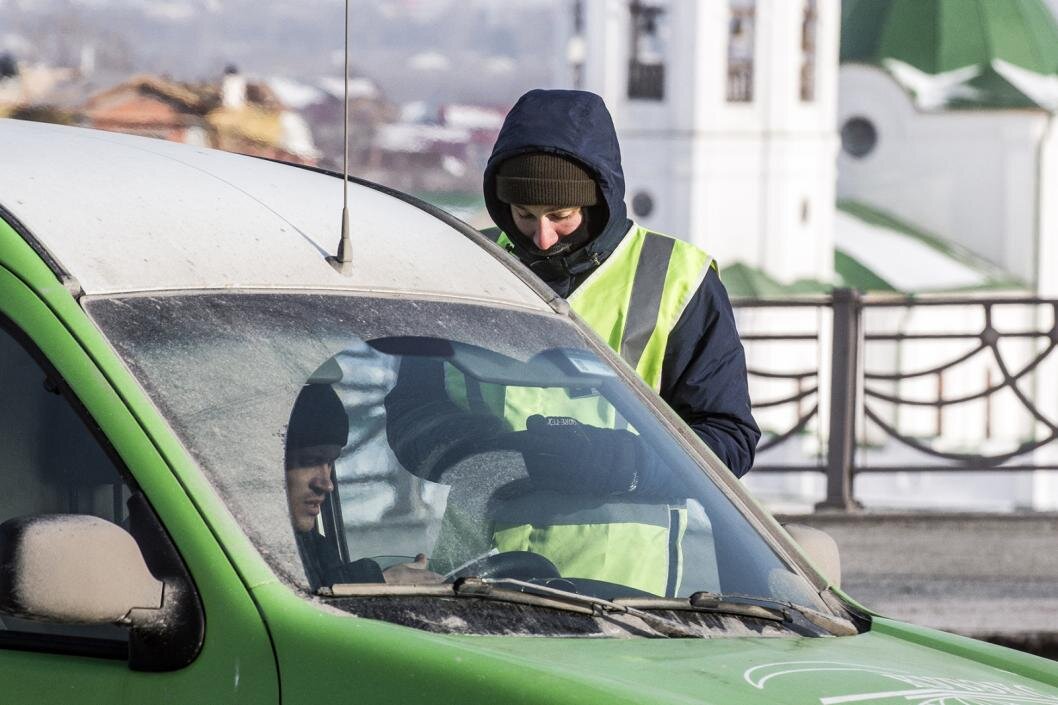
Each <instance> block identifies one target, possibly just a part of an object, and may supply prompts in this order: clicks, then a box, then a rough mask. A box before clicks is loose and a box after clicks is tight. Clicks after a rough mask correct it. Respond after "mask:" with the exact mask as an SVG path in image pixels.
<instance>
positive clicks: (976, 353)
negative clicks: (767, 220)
mask: <svg viewBox="0 0 1058 705" xmlns="http://www.w3.org/2000/svg"><path fill="white" fill-rule="evenodd" d="M734 303H735V308H736V311H737V315H738V317H739V325H740V328H741V329H742V338H743V341H744V343H745V345H746V350H747V361H748V364H749V375H750V382H751V386H752V387H754V389H755V396H754V399H755V403H754V411H755V413H756V414H757V415H758V418H763V417H765V416H766V415H768V414H769V413H772V414H774V413H775V412H776V411H777V410H780V409H781V410H783V411H782V413H781V414H780V416H781V417H782V418H784V419H786V423H785V426H784V427H782V428H775V427H774V426H772V427H771V428H769V427H768V425H767V424H762V426H764V427H765V428H766V431H767V432H766V434H765V436H764V437H763V438H762V440H761V443H760V445H759V446H758V465H757V466H756V467H755V468H754V472H756V473H761V472H797V471H806V470H807V471H818V472H822V473H825V475H826V497H825V499H824V501H823V502H822V503H821V504H820V505H819V506H820V507H821V508H829V509H842V510H847V509H851V508H854V507H856V506H857V503H856V501H855V498H854V496H853V485H854V481H855V479H856V476H857V475H860V474H863V473H878V472H894V471H922V472H937V471H964V472H967V471H969V472H974V471H995V470H999V471H1025V470H1056V469H1058V353H1056V352H1055V349H1056V348H1058V300H1051V299H1040V298H1030V297H1019V298H1012V297H1005V298H1001V297H995V298H981V297H977V296H966V297H947V298H912V297H891V296H884V297H870V296H867V297H865V296H862V295H860V294H858V293H857V292H855V291H853V290H850V289H837V290H835V291H834V292H833V293H832V294H831V295H830V296H823V297H815V298H806V299H799V300H786V301H777V300H745V299H743V300H736V301H735V302H734ZM790 320H794V321H796V322H799V323H800V324H801V325H800V326H799V327H798V326H794V330H790V329H789V326H788V321H790ZM805 324H807V325H805ZM805 345H808V346H813V347H814V349H815V352H816V356H815V364H806V362H805V360H806V359H809V358H811V357H812V356H811V355H805V354H803V352H802V353H801V354H798V352H797V348H798V346H805ZM761 389H765V390H774V389H779V390H782V391H780V392H779V393H771V394H768V393H765V394H761V393H760V390H761ZM1000 427H1002V428H1000ZM812 434H814V436H813V439H814V441H815V443H814V444H808V445H813V449H812V450H810V451H809V452H801V453H793V454H790V453H787V454H786V455H782V454H779V453H777V452H776V451H777V450H778V449H780V448H782V447H783V446H789V445H790V444H797V443H798V442H799V441H800V442H801V445H806V444H805V440H806V437H808V436H811V435H812ZM777 457H778V460H776V459H775V458H777Z"/></svg>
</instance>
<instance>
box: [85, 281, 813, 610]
mask: <svg viewBox="0 0 1058 705" xmlns="http://www.w3.org/2000/svg"><path fill="white" fill-rule="evenodd" d="M86 308H87V309H88V311H89V312H90V314H91V315H92V316H93V318H94V319H95V320H96V321H97V323H98V324H99V325H100V327H101V328H102V329H103V330H104V332H106V333H107V335H108V337H109V338H110V339H111V341H112V343H113V344H114V346H115V348H116V349H117V350H118V351H119V353H120V354H121V355H122V356H123V357H124V358H125V359H126V361H127V362H128V364H129V367H130V368H131V369H132V370H133V372H134V373H135V374H136V375H137V376H138V377H139V378H140V380H141V382H142V383H143V384H144V386H145V388H146V389H147V390H148V391H149V392H150V393H151V395H152V397H153V398H154V399H155V401H156V403H157V404H158V406H159V408H160V409H161V410H162V412H163V413H164V414H165V415H166V416H167V418H168V419H169V421H170V423H171V424H172V426H173V428H174V429H175V430H176V431H177V433H178V434H179V436H180V437H181V440H182V441H183V442H184V443H185V445H186V446H187V448H188V450H189V451H190V452H191V453H192V455H193V456H194V457H195V459H196V460H197V461H198V462H199V463H200V465H201V466H202V468H203V470H204V472H205V473H206V474H207V476H208V477H209V478H210V480H211V482H212V483H213V484H214V486H215V487H216V488H217V490H218V491H219V492H220V493H221V495H222V496H223V497H224V499H225V501H226V502H227V503H228V505H229V506H230V507H231V508H232V511H233V513H234V514H235V516H236V517H237V518H238V519H239V521H240V522H241V523H242V525H243V527H244V529H245V530H246V532H247V535H248V536H249V537H250V538H251V539H252V540H253V541H254V542H255V543H256V544H257V545H258V547H259V548H260V549H261V552H262V554H263V555H264V556H265V557H266V558H267V559H268V560H269V561H270V562H272V564H273V565H274V566H275V568H276V569H277V570H278V571H279V572H280V573H282V574H284V575H287V576H290V577H291V579H292V580H294V581H295V582H297V583H300V584H301V585H303V586H304V587H306V588H307V589H309V590H315V589H316V588H319V587H321V586H328V585H332V584H336V583H378V584H392V583H416V584H423V583H429V582H431V581H452V580H454V579H456V578H458V577H460V576H470V575H474V576H478V577H482V578H494V579H504V578H506V579H510V580H521V581H528V582H533V583H536V584H541V585H551V586H553V587H557V588H559V589H562V590H567V591H573V592H579V593H581V594H585V595H594V596H597V597H601V598H606V599H613V598H617V597H635V596H650V595H653V596H668V597H687V596H689V595H691V594H692V593H696V592H712V593H724V594H744V595H756V596H761V597H765V598H768V599H772V600H776V601H780V602H787V601H792V602H796V603H799V604H803V605H807V606H812V607H815V608H817V609H824V610H825V607H823V605H822V603H821V602H820V601H819V599H818V597H817V596H815V595H814V594H813V593H812V591H811V588H810V586H808V585H807V583H806V582H805V581H804V580H803V579H801V578H799V577H798V576H797V575H796V574H794V573H792V572H791V571H790V570H789V569H788V568H787V567H786V566H785V565H784V564H783V563H782V561H780V560H779V558H778V557H777V556H776V555H775V554H774V553H773V552H772V551H771V550H770V549H769V548H768V546H767V544H766V543H765V542H764V540H763V539H762V538H761V536H760V535H759V534H758V533H757V531H756V530H755V529H754V528H753V527H752V526H751V525H750V524H749V523H748V522H747V521H746V519H745V518H744V517H743V516H742V515H741V514H740V513H739V511H738V510H736V509H735V507H734V506H733V505H732V503H731V501H730V500H729V499H728V498H727V497H726V495H725V494H723V493H722V492H721V491H720V490H719V489H718V488H717V486H716V485H715V484H714V483H713V482H712V481H711V480H710V479H709V478H708V476H707V475H706V474H705V473H703V472H702V468H701V467H700V466H699V465H698V461H696V460H695V459H694V458H693V457H692V456H690V455H688V454H687V453H686V452H685V451H684V450H683V447H682V446H681V445H679V444H678V443H676V442H674V440H673V437H672V433H671V431H670V430H669V429H667V428H666V427H665V426H664V425H663V424H662V423H660V422H659V420H658V417H657V415H656V413H655V412H654V411H653V410H652V409H651V408H649V407H648V406H646V405H644V404H643V403H642V402H641V401H640V400H639V398H638V397H637V396H636V395H635V394H634V393H633V392H632V391H631V390H630V389H628V388H627V387H626V386H625V383H624V382H623V381H622V380H621V379H620V378H619V377H617V376H615V375H614V373H613V371H612V370H611V369H610V368H609V366H608V364H607V363H606V362H605V361H603V360H602V359H600V358H598V357H597V356H596V355H595V354H594V353H593V352H592V351H591V349H590V348H589V347H588V346H586V344H585V342H584V340H583V339H582V338H581V334H580V333H579V332H578V331H577V330H576V329H575V328H574V327H573V326H572V325H571V324H569V322H568V321H566V320H564V319H562V318H560V317H558V316H545V315H535V314H528V313H524V312H519V311H514V310H509V309H493V308H487V307H481V306H473V305H468V304H456V303H450V302H430V301H407V300H393V299H372V298H368V297H362V296H337V295H328V296H323V295H306V294H301V295H282V296H280V295H266V294H256V295H246V294H231V293H228V294H208V295H207V294H200V295H194V296H157V297H153V296H141V297H130V298H125V299H100V300H94V301H93V300H90V301H88V302H87V304H86ZM247 361H251V362H252V364H247ZM281 468H282V470H281ZM281 473H282V474H281ZM281 478H282V479H281Z"/></svg>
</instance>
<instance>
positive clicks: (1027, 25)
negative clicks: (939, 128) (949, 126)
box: [841, 0, 1058, 108]
mask: <svg viewBox="0 0 1058 705" xmlns="http://www.w3.org/2000/svg"><path fill="white" fill-rule="evenodd" d="M841 20H842V21H841V61H842V63H846V62H855V63H868V64H876V65H879V66H886V63H887V60H896V61H899V62H902V63H904V64H907V65H909V66H911V67H913V68H914V69H917V70H918V71H921V72H923V73H924V74H928V75H937V74H942V73H945V72H948V71H954V70H956V69H961V68H965V67H967V66H976V67H978V68H979V72H978V74H977V75H976V76H975V77H974V78H972V79H971V80H968V81H966V83H965V86H966V90H964V91H962V92H961V93H960V94H959V96H958V97H957V98H956V99H955V100H953V101H952V104H951V105H950V107H1037V106H1040V105H1041V104H1042V103H1044V102H1049V101H1041V100H1040V99H1039V97H1038V96H1036V95H1033V90H1032V86H1033V84H1032V83H1029V84H1028V86H1027V87H1028V90H1027V91H1026V84H1025V83H1024V82H1022V83H1021V84H1020V85H1015V84H1016V83H1018V81H1016V80H1015V81H1012V80H1011V77H1010V75H1009V74H1010V73H1011V72H1010V71H1007V72H1005V73H1004V71H1003V69H1004V66H1005V65H1011V64H1012V65H1013V66H1014V67H1015V68H1014V72H1013V73H1014V74H1015V78H1016V77H1017V76H1020V75H1024V72H1023V71H1022V72H1018V69H1019V68H1020V69H1025V70H1027V71H1029V72H1031V74H1036V75H1037V76H1039V77H1041V78H1042V77H1049V76H1056V75H1058V23H1056V22H1055V18H1054V16H1053V15H1052V14H1051V11H1050V10H1049V9H1048V8H1047V6H1046V5H1045V4H1044V2H1043V0H845V2H844V4H843V6H842V18H841ZM997 68H998V69H999V71H998V72H997ZM1031 74H1029V77H1030V79H1031ZM1037 83H1038V82H1037ZM1043 107H1048V108H1052V107H1053V106H1051V105H1043Z"/></svg>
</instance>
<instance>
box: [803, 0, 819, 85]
mask: <svg viewBox="0 0 1058 705" xmlns="http://www.w3.org/2000/svg"><path fill="white" fill-rule="evenodd" d="M818 24H819V13H818V8H817V7H816V0H805V4H804V13H803V15H802V18H801V100H802V101H804V102H806V103H810V102H812V101H814V100H815V99H816V36H817V33H818V32H817V28H818Z"/></svg>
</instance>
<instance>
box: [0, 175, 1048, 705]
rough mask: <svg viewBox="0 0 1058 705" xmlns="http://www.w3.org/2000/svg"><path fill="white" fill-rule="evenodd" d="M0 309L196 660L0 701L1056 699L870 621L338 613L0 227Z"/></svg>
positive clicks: (107, 666)
mask: <svg viewBox="0 0 1058 705" xmlns="http://www.w3.org/2000/svg"><path fill="white" fill-rule="evenodd" d="M2 201H3V194H2V193H0V204H2ZM0 315H2V316H3V317H4V318H6V319H8V320H9V321H11V323H12V324H13V325H14V326H15V327H16V328H17V329H18V330H19V331H21V332H22V333H24V334H25V335H26V336H27V337H28V338H29V339H30V340H31V341H32V343H33V344H34V345H35V346H36V347H37V348H38V349H39V350H40V351H41V353H42V354H43V355H44V356H45V357H46V358H47V360H48V361H49V362H50V363H51V365H53V366H54V367H55V368H56V370H57V371H58V372H59V374H61V376H62V377H63V379H64V380H65V381H66V382H67V383H68V385H69V387H70V389H71V391H72V393H73V395H74V396H75V397H76V398H77V399H78V400H79V401H80V403H81V404H83V406H84V408H85V410H86V411H87V413H88V414H89V415H90V417H91V419H92V420H93V421H94V422H95V423H97V424H98V426H99V428H100V430H101V431H102V433H103V434H104V435H105V437H106V439H107V440H108V442H109V443H110V445H111V446H112V447H113V449H114V451H115V452H116V454H117V455H118V456H119V457H120V459H121V462H122V463H123V464H124V466H125V467H126V468H127V470H128V472H129V473H130V474H131V475H132V476H133V477H134V478H135V481H136V483H137V484H138V486H139V487H140V488H141V489H142V490H143V492H144V494H145V495H146V497H147V499H148V501H149V503H150V505H151V507H152V508H153V509H154V511H155V513H156V514H157V517H158V519H159V520H160V522H161V524H162V525H163V526H164V527H165V530H166V532H167V533H168V535H169V537H170V538H171V540H172V542H173V544H174V545H175V547H176V549H177V550H178V552H179V554H180V556H181V558H182V559H183V561H184V563H185V565H186V567H187V570H188V572H189V573H190V575H191V578H192V580H193V583H194V586H195V589H196V590H197V593H198V599H199V601H200V604H201V606H202V609H203V611H204V614H205V640H204V642H203V644H202V647H201V650H200V651H199V653H198V654H197V656H196V657H195V659H194V660H193V661H192V662H191V663H190V665H187V666H185V667H183V668H180V669H177V670H173V671H169V672H162V673H151V672H137V671H133V670H131V669H130V668H129V666H128V664H127V663H125V662H124V661H121V660H116V659H105V658H93V657H87V656H74V655H68V654H56V653H47V652H46V650H44V651H42V650H37V651H29V650H19V649H0V700H2V701H4V702H12V703H14V702H17V703H27V704H30V705H35V704H37V703H74V702H77V703H97V702H98V703H108V704H115V703H147V702H152V703H154V702H158V703H161V702H172V703H210V704H215V705H225V704H227V703H247V704H248V703H255V704H261V703H283V705H309V704H313V705H318V704H319V703H326V702H356V703H364V704H365V705H366V704H370V705H383V704H386V703H393V704H394V705H396V704H398V703H399V704H400V705H407V704H408V703H415V702H430V703H466V702H474V703H568V704H570V705H572V704H575V703H584V704H585V705H586V704H588V703H591V704H593V705H594V704H596V703H600V702H608V703H614V704H615V705H617V704H620V703H654V704H656V705H667V704H669V703H672V704H677V703H680V704H683V703H711V704H713V705H729V704H730V703H739V704H740V705H771V704H773V703H774V704H778V703H782V704H784V705H787V704H791V705H792V704H795V703H797V704H803V705H843V704H844V703H861V702H865V703H893V704H895V703H896V702H898V701H902V702H905V703H906V702H908V701H911V702H913V703H920V704H921V705H965V704H967V703H971V704H972V705H1015V704H1016V703H1032V704H1033V705H1058V666H1056V665H1055V664H1054V663H1053V662H1050V661H1047V660H1044V659H1041V658H1037V657H1034V656H1030V655H1026V654H1022V653H1018V652H1014V651H1010V650H1007V649H1003V648H1000V647H996V646H992V645H989V644H985V643H982V642H978V641H974V640H971V639H967V638H964V637H958V636H954V635H950V634H944V633H941V632H936V631H932V630H929V629H924V628H918V627H913V626H910V625H906V624H902V623H899V622H894V621H891V620H887V619H884V618H881V617H878V616H874V617H873V619H872V621H871V624H870V627H869V629H867V630H866V631H864V632H863V633H861V634H858V635H855V636H840V637H817V638H812V637H782V638H774V637H772V638H762V637H755V636H740V635H736V636H730V637H722V638H693V639H691V638H689V639H659V638H596V637H579V638H573V637H566V638H560V637H547V636H514V635H512V636H467V635H455V634H439V633H432V632H427V631H422V630H418V629H413V628H410V627H404V626H399V625H396V624H391V623H388V622H383V621H376V620H372V619H365V618H361V617H356V616H353V615H351V614H346V613H343V612H340V611H339V610H337V609H334V608H332V607H330V606H329V605H328V604H327V602H326V600H325V599H320V598H310V597H307V596H306V595H304V594H303V593H300V592H299V591H298V590H296V589H295V588H293V587H291V586H290V585H288V584H287V583H286V582H284V581H283V580H280V579H279V578H278V577H277V575H276V573H275V572H274V571H273V570H272V568H271V567H270V566H269V564H268V563H267V562H266V561H265V559H264V558H263V557H262V555H261V553H260V552H259V551H258V550H257V549H256V548H255V546H254V544H253V543H252V542H251V541H250V539H249V538H248V537H247V536H246V534H245V533H244V531H243V530H242V528H241V527H240V525H239V523H238V521H237V520H236V518H235V517H234V516H233V515H232V513H231V511H230V510H229V509H228V507H227V506H226V505H225V504H224V502H223V501H222V499H221V497H220V496H219V495H218V493H217V491H216V490H215V489H214V488H213V486H212V485H211V484H210V483H209V482H208V481H207V479H206V478H205V477H204V476H203V474H202V472H201V470H200V469H199V467H198V466H197V464H196V462H195V460H194V459H193V458H192V457H191V455H190V453H189V452H188V451H187V450H186V449H185V447H184V446H183V445H182V444H181V442H180V441H179V440H178V438H177V436H176V434H175V432H174V431H173V429H172V428H171V427H170V425H169V423H168V422H167V421H166V420H165V418H164V417H163V416H162V414H161V412H160V411H159V409H158V408H157V407H156V406H155V404H154V402H152V400H151V399H150V398H149V397H148V395H147V393H146V392H145V391H144V388H143V387H142V386H141V385H140V384H139V382H138V381H137V380H136V379H135V378H134V376H133V375H132V373H131V372H130V370H129V369H128V368H127V367H126V366H125V364H124V362H123V361H122V360H121V359H120V358H119V356H118V355H117V353H116V352H115V351H114V349H113V348H112V347H111V345H110V343H109V342H108V341H107V339H106V338H105V337H104V336H103V335H102V333H101V332H100V330H99V329H98V328H97V327H96V325H95V324H94V323H93V322H92V321H91V320H90V319H89V317H88V316H87V314H86V313H85V311H84V310H83V308H82V306H81V304H80V303H79V302H78V300H77V299H76V298H75V296H74V295H73V294H72V293H71V291H70V290H69V288H68V286H66V285H64V283H63V282H61V281H60V280H59V279H58V278H57V276H56V274H55V273H54V272H53V271H52V269H51V268H49V266H48V265H47V264H46V263H45V261H44V260H43V259H42V257H41V254H40V253H39V252H38V251H36V250H34V248H33V247H31V246H30V245H29V244H28V243H27V242H26V241H25V239H24V238H23V237H22V236H21V235H20V234H19V233H18V232H16V231H15V229H13V228H12V227H11V226H10V225H9V224H8V223H5V222H0ZM763 521H764V523H765V524H766V528H768V529H770V530H772V531H773V532H781V529H780V528H779V527H778V525H777V524H775V522H774V520H772V519H771V518H770V517H765V519H764V520H763ZM799 560H801V561H802V562H805V561H806V559H804V558H803V557H799ZM834 592H835V594H837V595H838V596H839V597H841V598H842V599H846V598H845V597H844V596H842V595H841V593H840V592H839V591H834ZM847 600H848V602H849V604H852V605H853V606H856V605H855V603H853V602H852V601H851V598H847Z"/></svg>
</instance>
